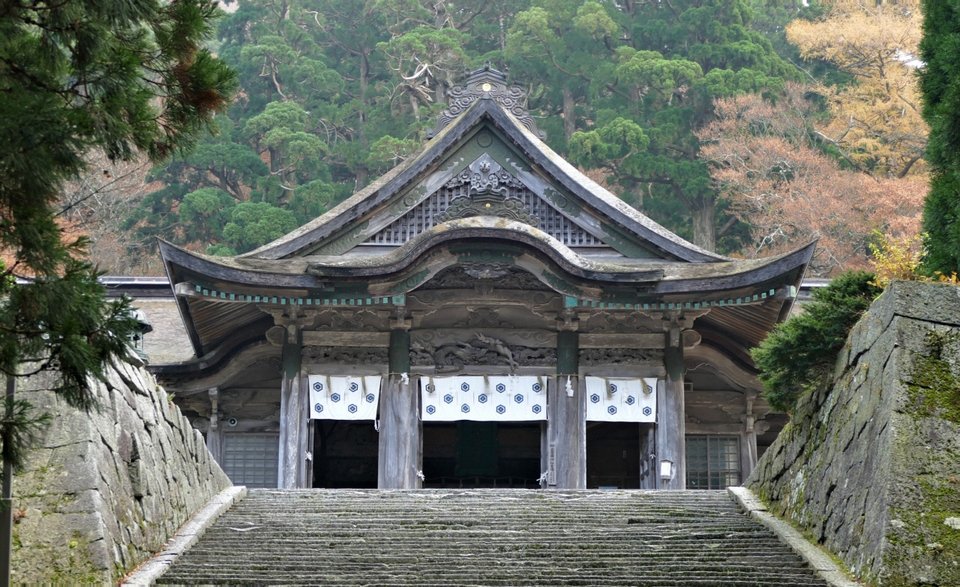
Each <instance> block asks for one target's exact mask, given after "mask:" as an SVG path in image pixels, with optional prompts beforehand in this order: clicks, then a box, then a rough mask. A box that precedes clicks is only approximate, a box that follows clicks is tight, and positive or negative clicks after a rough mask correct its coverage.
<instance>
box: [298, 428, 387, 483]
mask: <svg viewBox="0 0 960 587" xmlns="http://www.w3.org/2000/svg"><path fill="white" fill-rule="evenodd" d="M313 422H314V424H313V425H314V427H315V428H314V436H313V486H314V487H322V488H348V487H349V488H357V489H371V488H373V489H375V488H376V487H377V455H378V451H379V442H380V439H379V436H378V434H377V431H376V430H375V429H374V427H373V422H369V421H349V420H313Z"/></svg>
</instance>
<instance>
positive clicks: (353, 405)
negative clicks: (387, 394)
mask: <svg viewBox="0 0 960 587" xmlns="http://www.w3.org/2000/svg"><path fill="white" fill-rule="evenodd" d="M380 379H381V377H380V375H367V376H363V377H359V376H351V375H309V376H308V377H307V381H308V384H309V386H310V418H311V419H314V420H376V419H377V405H378V404H379V403H380Z"/></svg>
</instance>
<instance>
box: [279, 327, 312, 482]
mask: <svg viewBox="0 0 960 587" xmlns="http://www.w3.org/2000/svg"><path fill="white" fill-rule="evenodd" d="M284 328H285V329H286V336H285V338H284V341H283V350H282V354H281V361H282V370H283V380H282V383H281V387H280V454H279V459H278V461H279V465H278V471H277V487H279V488H281V489H295V488H298V487H305V486H306V479H305V478H304V477H305V473H304V471H305V469H306V462H305V461H306V458H305V457H306V453H305V449H306V430H307V412H306V398H305V396H306V395H307V392H306V390H305V389H303V384H302V377H301V369H300V364H301V350H302V346H303V344H302V340H303V335H302V333H301V330H300V327H299V326H297V325H295V324H289V325H287V326H285V327H284Z"/></svg>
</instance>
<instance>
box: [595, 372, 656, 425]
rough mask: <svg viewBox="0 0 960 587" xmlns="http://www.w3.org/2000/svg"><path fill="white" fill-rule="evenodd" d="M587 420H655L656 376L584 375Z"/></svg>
mask: <svg viewBox="0 0 960 587" xmlns="http://www.w3.org/2000/svg"><path fill="white" fill-rule="evenodd" d="M586 383H587V420H589V421H592V422H656V421H657V379H656V378H655V377H648V378H644V379H639V378H638V379H630V378H622V377H587V378H586Z"/></svg>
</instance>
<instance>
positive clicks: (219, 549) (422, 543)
mask: <svg viewBox="0 0 960 587" xmlns="http://www.w3.org/2000/svg"><path fill="white" fill-rule="evenodd" d="M159 583H161V584H207V585H213V584H234V585H243V584H247V585H251V584H257V585H268V584H285V585H297V584H304V585H317V584H322V585H384V586H393V585H396V586H400V585H444V586H449V585H637V586H647V585H660V586H670V585H689V586H693V587H695V586H699V585H711V586H724V585H729V586H732V587H736V586H746V585H764V586H769V585H776V586H777V587H812V586H814V585H816V586H822V585H825V583H824V582H823V581H821V580H819V579H818V578H817V577H816V575H815V574H814V573H813V572H812V571H811V570H810V569H809V568H808V567H807V566H806V564H805V563H804V562H803V561H802V560H801V559H799V558H798V557H796V556H795V555H794V554H793V553H792V552H791V551H790V550H789V549H787V548H786V547H785V546H784V545H782V544H781V543H780V542H779V541H778V540H777V539H776V537H775V536H774V535H773V534H771V533H770V532H769V531H767V530H766V529H765V528H764V527H762V526H760V525H759V524H757V523H755V522H754V521H753V520H751V519H750V518H749V517H747V516H746V515H744V514H743V513H742V512H740V510H739V509H738V507H737V506H736V504H734V502H733V501H732V500H731V499H730V497H729V496H728V495H727V494H726V493H725V492H707V491H678V492H646V491H532V490H515V489H514V490H511V489H493V490H461V489H455V490H443V489H435V490H417V491H376V490H294V491H279V490H251V491H250V492H249V495H248V497H247V498H246V499H244V500H243V501H241V502H239V503H237V504H236V505H234V506H233V508H231V509H230V510H229V511H228V512H226V513H225V514H224V515H223V516H221V518H220V519H219V520H218V521H217V522H216V523H215V524H214V525H213V526H212V527H211V528H210V529H209V530H208V531H207V532H206V534H205V535H204V536H203V538H202V539H201V540H200V541H199V542H198V543H197V544H196V545H195V546H194V547H193V548H191V549H190V550H189V551H188V552H187V553H185V554H184V555H183V556H182V557H180V558H179V559H178V560H177V561H176V562H175V563H174V564H173V565H172V566H171V567H170V569H169V570H168V571H167V573H166V574H164V575H163V576H162V577H161V578H160V581H159Z"/></svg>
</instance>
